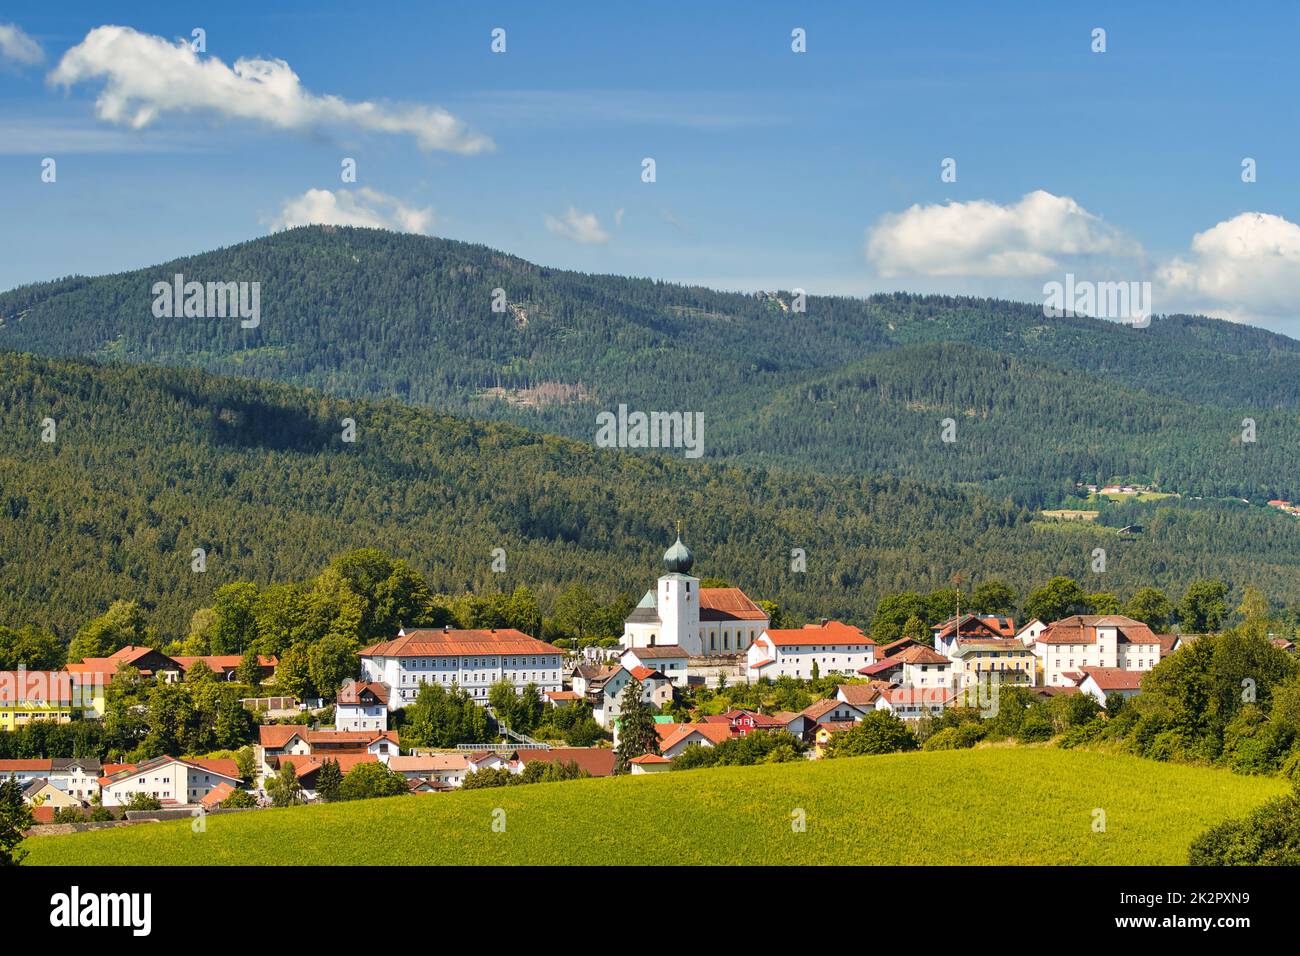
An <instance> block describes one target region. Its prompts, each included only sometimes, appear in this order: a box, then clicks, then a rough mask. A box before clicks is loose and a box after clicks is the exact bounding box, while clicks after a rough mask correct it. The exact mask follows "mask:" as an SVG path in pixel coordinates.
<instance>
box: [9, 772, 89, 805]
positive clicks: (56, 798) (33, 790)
mask: <svg viewBox="0 0 1300 956" xmlns="http://www.w3.org/2000/svg"><path fill="white" fill-rule="evenodd" d="M23 802H24V803H26V804H28V805H29V806H37V807H54V808H55V809H62V808H64V807H80V806H81V805H82V802H81V801H80V800H78V799H77V798H76V797H74V796H72V795H71V794H68V793H64V792H63V791H62V790H60V789H59V788H58V787H56V786H55V785H54V784H52V783H50V781H48V780H46V779H44V778H40V777H38V778H37V779H35V780H33V781H32V782H31V783H29V784H28V785H27V786H26V787H25V788H23Z"/></svg>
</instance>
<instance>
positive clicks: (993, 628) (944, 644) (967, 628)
mask: <svg viewBox="0 0 1300 956" xmlns="http://www.w3.org/2000/svg"><path fill="white" fill-rule="evenodd" d="M930 633H931V634H932V635H933V637H934V649H935V650H936V651H938V652H939V653H940V654H943V655H944V656H945V657H950V656H951V655H952V651H953V648H954V647H955V643H956V640H957V638H958V637H961V638H990V639H993V640H1002V639H1005V640H1011V639H1013V638H1014V637H1015V636H1016V622H1015V621H1013V620H1012V619H1011V618H1009V617H1007V616H1006V615H1003V614H963V615H961V617H954V618H949V619H948V620H946V621H944V622H943V623H942V624H937V625H935V626H934V627H932V628H931V629H930Z"/></svg>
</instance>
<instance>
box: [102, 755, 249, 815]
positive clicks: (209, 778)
mask: <svg viewBox="0 0 1300 956" xmlns="http://www.w3.org/2000/svg"><path fill="white" fill-rule="evenodd" d="M221 783H228V784H230V785H231V786H232V787H238V786H239V785H240V778H239V768H238V767H237V766H236V765H235V761H233V760H225V759H187V760H182V759H181V758H179V757H154V758H153V759H151V760H146V761H144V762H142V763H139V764H136V765H134V766H129V767H127V768H125V769H123V770H119V771H117V772H116V773H114V774H112V775H111V776H106V777H102V778H101V779H100V781H99V786H100V795H101V798H102V801H103V805H104V806H106V807H120V806H124V805H126V804H127V803H129V802H130V799H131V797H132V796H133V795H135V794H137V793H144V794H147V795H149V796H151V797H155V798H156V799H157V800H159V801H160V802H161V803H162V804H163V806H191V805H194V804H197V803H199V802H200V801H201V800H202V799H203V797H205V796H207V794H208V793H209V792H210V791H212V790H213V789H214V788H215V787H216V786H217V785H218V784H221Z"/></svg>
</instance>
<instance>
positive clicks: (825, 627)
mask: <svg viewBox="0 0 1300 956" xmlns="http://www.w3.org/2000/svg"><path fill="white" fill-rule="evenodd" d="M763 633H764V634H765V635H766V636H767V637H768V638H769V639H770V640H771V641H772V643H773V644H774V645H776V646H777V647H808V646H812V645H817V644H834V645H853V646H866V645H871V646H873V647H874V646H875V643H876V642H875V641H873V640H872V639H871V638H869V637H867V635H866V634H864V633H863V632H862V631H861V629H859V628H856V627H854V626H853V625H851V624H844V623H842V622H840V621H827V622H826V623H825V624H806V625H804V626H803V627H799V628H768V629H767V630H766V631H764V632H763Z"/></svg>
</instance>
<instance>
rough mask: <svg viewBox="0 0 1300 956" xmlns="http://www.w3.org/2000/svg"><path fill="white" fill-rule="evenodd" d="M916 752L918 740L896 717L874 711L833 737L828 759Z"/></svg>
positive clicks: (828, 747) (829, 746)
mask: <svg viewBox="0 0 1300 956" xmlns="http://www.w3.org/2000/svg"><path fill="white" fill-rule="evenodd" d="M915 749H916V736H915V735H914V734H913V733H912V732H911V731H910V730H908V729H907V725H906V724H904V723H903V722H902V721H901V720H899V719H898V718H897V717H895V716H894V715H893V714H890V713H887V712H885V711H883V710H873V711H872V712H871V713H869V714H867V716H866V717H863V718H862V720H861V721H860V722H858V723H857V724H854V725H853V727H851V728H849V729H848V730H845V731H843V732H841V733H838V734H835V735H834V736H833V737H831V740H830V743H829V744H828V745H827V747H826V756H827V757H858V756H863V755H866V754H892V753H898V752H900V751H903V750H915Z"/></svg>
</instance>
